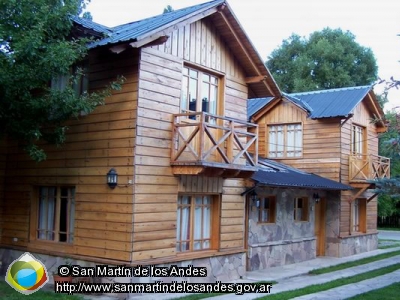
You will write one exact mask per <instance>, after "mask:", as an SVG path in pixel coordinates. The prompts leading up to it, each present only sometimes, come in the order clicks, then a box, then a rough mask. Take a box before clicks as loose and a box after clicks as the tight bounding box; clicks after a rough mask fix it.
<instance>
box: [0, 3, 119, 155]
mask: <svg viewBox="0 0 400 300" xmlns="http://www.w3.org/2000/svg"><path fill="white" fill-rule="evenodd" d="M85 1H87V0H62V1H61V0H35V1H31V0H0V127H1V128H2V132H1V135H2V137H4V136H7V137H8V138H11V139H16V140H18V141H19V143H20V144H21V145H22V146H23V147H24V149H25V151H27V152H28V154H29V155H30V156H31V157H32V158H33V159H35V160H36V161H41V160H44V159H45V158H46V154H45V152H44V151H43V149H41V148H40V147H39V146H38V145H37V142H38V141H40V140H44V141H47V142H51V143H55V144H57V145H61V144H62V143H63V142H64V141H65V138H66V131H67V129H68V128H67V127H66V126H65V125H64V123H65V121H66V120H68V119H70V118H72V117H75V118H78V117H79V115H80V114H81V113H82V112H84V113H85V114H88V113H90V112H91V111H93V110H94V109H95V107H96V106H98V105H101V104H103V101H104V98H105V97H106V96H108V95H110V93H111V89H115V88H119V84H118V83H111V84H110V85H109V86H108V87H106V88H105V89H104V90H102V91H100V92H96V93H90V94H89V93H83V94H81V95H78V94H77V93H76V92H75V91H74V88H73V85H74V83H76V82H77V81H78V80H79V79H80V77H81V76H83V75H84V74H83V72H82V70H81V69H79V68H78V69H77V72H76V73H75V74H73V75H71V74H70V71H71V69H72V67H73V66H74V65H75V64H76V63H77V62H79V61H80V60H82V59H83V58H84V57H85V56H86V54H87V47H86V43H87V42H88V40H87V39H79V38H74V37H73V36H71V35H70V33H71V29H72V21H71V16H76V15H79V14H80V13H81V12H82V10H83V9H84V8H85V6H86V4H87V2H85ZM60 75H64V76H68V77H67V78H68V81H67V82H66V85H65V86H64V87H63V88H59V89H54V88H53V89H52V88H51V85H50V83H51V81H52V79H54V78H56V77H57V76H60ZM2 137H0V138H2Z"/></svg>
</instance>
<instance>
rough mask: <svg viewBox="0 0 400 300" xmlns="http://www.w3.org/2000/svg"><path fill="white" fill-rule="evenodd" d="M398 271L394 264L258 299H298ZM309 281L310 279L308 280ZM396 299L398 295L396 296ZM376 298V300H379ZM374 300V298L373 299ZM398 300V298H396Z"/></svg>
mask: <svg viewBox="0 0 400 300" xmlns="http://www.w3.org/2000/svg"><path fill="white" fill-rule="evenodd" d="M398 269H400V264H395V265H391V266H388V267H385V268H381V269H377V270H372V271H369V272H366V273H362V274H358V275H354V276H351V277H347V278H340V279H336V280H333V281H330V282H326V283H322V284H314V285H310V286H307V287H304V288H301V289H297V290H293V291H287V292H281V293H277V294H273V295H269V296H264V297H262V298H259V299H266V300H288V299H292V298H295V297H300V296H303V295H308V294H313V293H318V292H323V291H326V290H330V289H333V288H336V287H339V286H342V285H346V284H351V283H357V282H360V281H363V280H367V279H371V278H374V277H378V276H382V275H385V274H388V273H391V272H394V271H396V270H398ZM310 280H311V279H310ZM397 297H398V294H397ZM379 298H380V299H386V298H383V297H379ZM379 298H378V299H379ZM363 299H364V298H363ZM373 299H376V298H373ZM396 299H398V298H396Z"/></svg>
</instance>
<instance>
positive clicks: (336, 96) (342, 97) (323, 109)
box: [289, 86, 371, 119]
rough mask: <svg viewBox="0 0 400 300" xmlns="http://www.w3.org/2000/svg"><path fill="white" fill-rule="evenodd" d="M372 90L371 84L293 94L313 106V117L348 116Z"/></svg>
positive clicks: (311, 116)
mask: <svg viewBox="0 0 400 300" xmlns="http://www.w3.org/2000/svg"><path fill="white" fill-rule="evenodd" d="M370 91H371V86H358V87H347V88H340V89H331V90H321V91H313V92H304V93H292V94H289V96H292V97H294V98H296V99H298V100H299V101H301V102H304V103H306V104H308V105H309V106H310V107H312V109H313V111H312V113H311V115H310V118H312V119H319V118H335V117H344V118H347V117H349V115H351V114H352V113H353V110H354V108H355V107H356V106H357V105H358V104H359V103H360V102H361V101H362V100H363V99H364V98H365V96H366V95H367V94H368V93H369V92H370Z"/></svg>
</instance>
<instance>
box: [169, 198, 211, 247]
mask: <svg viewBox="0 0 400 300" xmlns="http://www.w3.org/2000/svg"><path fill="white" fill-rule="evenodd" d="M217 211H218V196H214V195H180V196H178V210H177V226H176V236H177V238H176V251H177V252H188V251H199V250H207V249H214V248H215V247H216V241H215V240H216V239H217V238H218V227H217V225H218V223H219V222H218V221H219V220H218V217H217V216H218V214H217Z"/></svg>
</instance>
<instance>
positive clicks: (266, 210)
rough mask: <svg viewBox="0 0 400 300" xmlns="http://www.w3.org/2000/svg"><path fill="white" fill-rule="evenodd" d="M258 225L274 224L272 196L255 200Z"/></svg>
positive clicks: (274, 201)
mask: <svg viewBox="0 0 400 300" xmlns="http://www.w3.org/2000/svg"><path fill="white" fill-rule="evenodd" d="M256 201H257V203H256V206H257V211H258V223H275V211H276V198H275V197H274V196H268V197H259V198H257V200H256Z"/></svg>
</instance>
